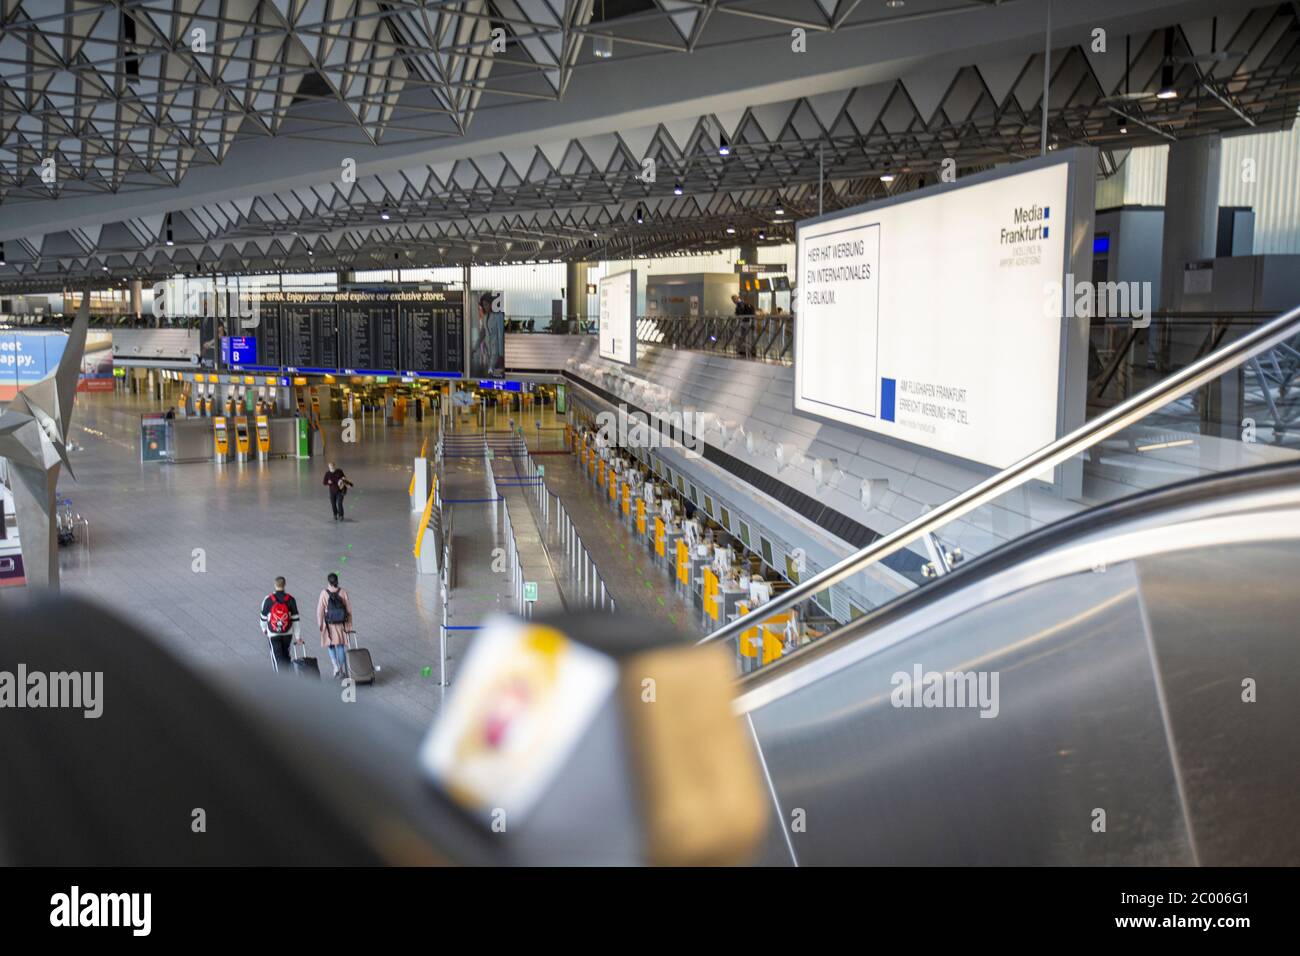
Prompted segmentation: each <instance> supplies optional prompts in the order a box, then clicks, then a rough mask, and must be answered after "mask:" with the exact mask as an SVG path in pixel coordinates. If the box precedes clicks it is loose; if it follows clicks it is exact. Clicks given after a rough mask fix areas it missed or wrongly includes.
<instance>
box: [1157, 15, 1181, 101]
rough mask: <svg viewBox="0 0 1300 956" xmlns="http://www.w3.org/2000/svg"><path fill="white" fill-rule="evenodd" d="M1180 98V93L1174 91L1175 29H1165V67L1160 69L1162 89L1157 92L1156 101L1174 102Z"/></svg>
mask: <svg viewBox="0 0 1300 956" xmlns="http://www.w3.org/2000/svg"><path fill="white" fill-rule="evenodd" d="M1177 96H1178V91H1177V90H1176V89H1174V28H1173V27H1166V28H1165V56H1164V60H1163V65H1162V66H1161V67H1160V89H1159V90H1157V91H1156V99H1158V100H1172V99H1175V98H1176V97H1177Z"/></svg>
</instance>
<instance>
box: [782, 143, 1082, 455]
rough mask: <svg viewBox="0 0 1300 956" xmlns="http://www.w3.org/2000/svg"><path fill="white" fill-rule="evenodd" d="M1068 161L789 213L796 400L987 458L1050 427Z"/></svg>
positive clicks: (922, 442)
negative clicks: (829, 209) (819, 213)
mask: <svg viewBox="0 0 1300 956" xmlns="http://www.w3.org/2000/svg"><path fill="white" fill-rule="evenodd" d="M1073 168H1074V164H1073V163H1072V162H1069V161H1066V162H1054V163H1050V164H1048V165H1043V164H1041V163H1035V164H1034V166H1033V168H1029V169H1026V170H1024V171H1023V172H1013V173H1010V174H1003V175H998V176H996V178H983V177H981V178H979V179H978V180H977V181H975V182H973V183H971V184H969V185H961V184H959V185H958V186H956V187H950V188H944V189H942V190H938V191H927V192H926V193H925V194H922V195H919V196H917V197H916V198H915V199H910V200H901V201H894V202H890V203H887V204H875V205H874V206H868V207H862V208H858V209H851V210H846V211H844V212H838V213H834V214H832V215H830V216H826V217H823V218H821V219H818V220H811V221H807V222H804V223H800V225H799V228H798V230H797V237H796V238H797V245H798V251H797V255H798V277H799V310H798V314H797V317H796V320H795V336H796V340H795V400H794V405H795V411H797V412H803V413H807V414H810V415H815V416H817V417H819V418H825V419H830V420H832V421H835V422H838V423H841V424H844V425H848V426H851V427H854V428H861V429H865V430H866V431H869V432H872V433H875V434H879V435H883V436H887V437H889V438H893V439H897V440H900V441H905V442H910V443H912V444H915V445H919V446H921V447H924V448H927V449H931V450H934V451H937V452H940V453H943V454H945V455H951V456H954V457H957V458H962V459H966V460H969V461H974V462H979V463H981V464H984V465H989V466H992V467H994V468H1004V467H1006V466H1007V465H1010V464H1012V463H1014V462H1015V461H1017V460H1019V459H1020V458H1022V457H1024V456H1025V455H1026V454H1028V453H1029V452H1031V451H1033V450H1035V449H1037V448H1039V447H1041V446H1042V445H1045V444H1047V443H1048V442H1050V441H1052V440H1053V439H1054V438H1056V437H1057V432H1058V428H1059V427H1060V424H1061V422H1062V416H1061V401H1062V399H1061V396H1062V393H1063V387H1062V381H1063V354H1064V352H1063V335H1064V334H1065V322H1064V320H1063V319H1062V317H1061V312H1060V309H1059V308H1057V309H1056V310H1055V311H1054V312H1053V309H1052V308H1051V306H1052V301H1051V290H1052V289H1053V288H1055V289H1056V290H1057V292H1056V295H1057V304H1059V295H1060V293H1059V290H1060V288H1061V283H1062V281H1063V278H1064V275H1065V272H1066V266H1067V261H1068V259H1069V255H1068V245H1069V233H1070V221H1069V220H1070V215H1069V208H1068V203H1069V200H1070V197H1071V183H1070V176H1071V170H1072V169H1073Z"/></svg>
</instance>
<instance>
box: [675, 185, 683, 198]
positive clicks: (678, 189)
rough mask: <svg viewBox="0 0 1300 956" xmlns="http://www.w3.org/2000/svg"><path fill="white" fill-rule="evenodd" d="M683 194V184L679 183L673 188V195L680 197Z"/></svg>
mask: <svg viewBox="0 0 1300 956" xmlns="http://www.w3.org/2000/svg"><path fill="white" fill-rule="evenodd" d="M681 194H682V184H681V183H677V184H676V185H674V186H673V195H674V196H680V195H681Z"/></svg>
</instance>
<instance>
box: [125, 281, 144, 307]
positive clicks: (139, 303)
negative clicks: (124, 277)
mask: <svg viewBox="0 0 1300 956" xmlns="http://www.w3.org/2000/svg"><path fill="white" fill-rule="evenodd" d="M130 288H131V305H130V307H129V308H128V309H127V311H128V312H130V313H131V314H132V315H143V314H144V283H143V282H141V280H139V279H132V280H131V287H130Z"/></svg>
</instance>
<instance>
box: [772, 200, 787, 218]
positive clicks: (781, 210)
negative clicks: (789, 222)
mask: <svg viewBox="0 0 1300 956" xmlns="http://www.w3.org/2000/svg"><path fill="white" fill-rule="evenodd" d="M773 213H774V215H777V216H784V215H785V209H784V207H782V206H781V204H780V203H777V205H776V209H775V210H773Z"/></svg>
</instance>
